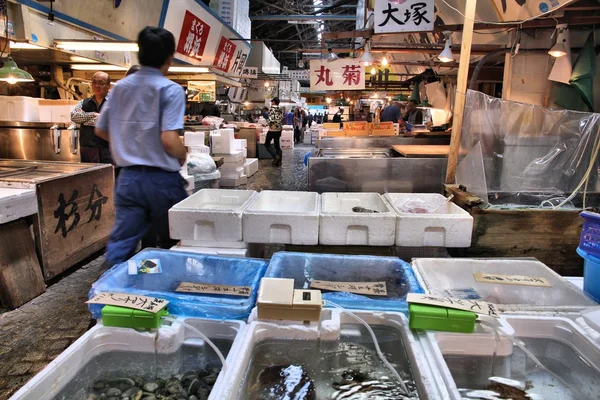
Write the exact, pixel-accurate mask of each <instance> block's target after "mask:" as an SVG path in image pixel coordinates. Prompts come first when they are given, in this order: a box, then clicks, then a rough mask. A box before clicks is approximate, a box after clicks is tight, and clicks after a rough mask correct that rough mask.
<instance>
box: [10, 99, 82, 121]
mask: <svg viewBox="0 0 600 400" xmlns="http://www.w3.org/2000/svg"><path fill="white" fill-rule="evenodd" d="M70 119H71V118H69V119H68V120H66V121H65V122H68V121H69V120H70ZM39 120H40V108H39V103H38V99H35V98H33V97H25V96H0V121H22V122H39Z"/></svg>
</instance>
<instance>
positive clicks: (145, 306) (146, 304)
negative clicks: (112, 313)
mask: <svg viewBox="0 0 600 400" xmlns="http://www.w3.org/2000/svg"><path fill="white" fill-rule="evenodd" d="M86 304H104V305H110V306H119V307H125V308H134V309H136V310H141V311H148V312H151V313H155V314H156V313H157V312H159V311H160V310H162V309H163V308H165V306H166V305H167V304H169V301H168V300H164V299H159V298H156V297H147V296H139V295H135V294H126V293H113V292H104V293H100V294H97V295H96V296H94V298H92V299H91V300H88V301H86Z"/></svg>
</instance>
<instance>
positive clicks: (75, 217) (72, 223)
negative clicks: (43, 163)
mask: <svg viewBox="0 0 600 400" xmlns="http://www.w3.org/2000/svg"><path fill="white" fill-rule="evenodd" d="M113 193H114V174H113V169H112V167H111V166H106V167H105V168H100V169H95V170H93V171H90V172H85V173H80V174H78V175H72V176H66V177H63V178H59V179H55V180H52V181H48V182H43V183H41V184H40V185H38V207H39V209H38V215H39V218H38V222H37V224H36V228H37V230H38V232H37V234H36V236H37V237H38V243H37V245H38V248H39V252H40V255H41V260H42V269H43V274H44V278H45V279H50V278H52V277H54V276H56V275H58V274H60V273H62V272H64V271H65V270H67V269H69V268H70V267H72V266H73V265H74V264H76V263H77V262H79V261H81V260H83V259H84V258H85V257H87V256H88V255H90V254H91V253H92V252H94V251H96V250H98V249H99V248H101V247H102V246H103V245H104V243H105V242H106V238H107V237H108V236H109V235H110V230H111V228H112V225H113V222H114V216H115V208H114V203H113V201H114V199H113V196H114V195H113ZM98 246H100V247H98Z"/></svg>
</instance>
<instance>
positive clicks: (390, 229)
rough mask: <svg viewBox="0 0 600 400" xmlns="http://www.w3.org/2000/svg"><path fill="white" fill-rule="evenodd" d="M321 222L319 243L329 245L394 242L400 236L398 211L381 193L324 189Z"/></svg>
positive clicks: (390, 244) (386, 243)
mask: <svg viewBox="0 0 600 400" xmlns="http://www.w3.org/2000/svg"><path fill="white" fill-rule="evenodd" d="M354 207H362V208H365V209H368V210H372V211H377V213H359V212H354V211H352V209H353V208H354ZM319 224H320V225H319V243H321V244H326V245H359V246H360V245H362V246H392V245H393V244H394V239H395V236H396V214H395V213H394V211H392V209H391V208H390V206H389V205H388V204H387V202H386V201H385V200H384V199H383V197H381V195H379V194H377V193H323V194H322V195H321V218H320V222H319Z"/></svg>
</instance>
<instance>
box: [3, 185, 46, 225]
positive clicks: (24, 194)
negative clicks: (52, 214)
mask: <svg viewBox="0 0 600 400" xmlns="http://www.w3.org/2000/svg"><path fill="white" fill-rule="evenodd" d="M37 208H38V205H37V197H36V195H35V189H8V188H6V189H5V188H0V224H5V223H7V222H11V221H15V220H17V219H19V218H23V217H27V216H28V215H33V214H37V212H38V211H37Z"/></svg>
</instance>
